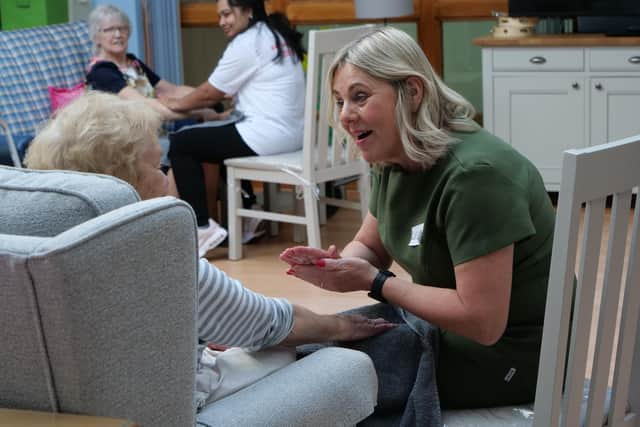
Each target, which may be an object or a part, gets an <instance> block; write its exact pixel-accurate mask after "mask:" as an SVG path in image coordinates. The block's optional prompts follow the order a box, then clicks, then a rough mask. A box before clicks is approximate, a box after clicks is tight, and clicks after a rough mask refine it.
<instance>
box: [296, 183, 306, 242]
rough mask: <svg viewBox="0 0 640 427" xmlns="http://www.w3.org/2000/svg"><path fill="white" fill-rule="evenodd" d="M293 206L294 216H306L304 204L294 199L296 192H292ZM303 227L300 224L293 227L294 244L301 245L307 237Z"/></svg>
mask: <svg viewBox="0 0 640 427" xmlns="http://www.w3.org/2000/svg"><path fill="white" fill-rule="evenodd" d="M293 205H294V209H295V213H296V215H300V216H303V215H306V210H305V204H304V202H303V201H302V200H301V199H298V198H297V197H296V192H295V191H294V192H293ZM305 231H306V230H305V229H304V226H302V225H300V224H294V225H293V241H294V242H296V243H303V242H304V240H305V238H306V237H307V235H306V233H305Z"/></svg>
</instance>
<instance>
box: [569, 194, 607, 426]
mask: <svg viewBox="0 0 640 427" xmlns="http://www.w3.org/2000/svg"><path fill="white" fill-rule="evenodd" d="M604 211H605V200H604V199H598V200H595V201H593V202H592V203H589V204H587V206H586V211H585V218H584V225H583V228H582V253H581V256H580V267H579V270H578V281H577V286H576V297H575V301H574V303H573V304H574V312H573V320H572V322H573V325H572V330H571V346H570V350H569V359H568V360H569V363H568V364H567V373H566V377H567V380H566V383H565V395H566V396H567V398H566V399H564V400H563V403H564V407H563V413H564V414H566V415H565V417H564V418H565V419H566V423H567V425H571V424H570V422H572V421H574V420H577V419H579V417H580V403H581V399H579V398H573V396H582V394H583V389H584V376H585V372H586V369H587V359H588V353H587V352H586V351H582V349H583V348H587V346H588V343H589V335H590V332H591V324H592V320H593V319H592V318H593V306H594V300H595V294H596V281H597V278H598V259H599V256H600V243H601V241H602V226H603V223H604ZM576 349H579V350H578V351H576Z"/></svg>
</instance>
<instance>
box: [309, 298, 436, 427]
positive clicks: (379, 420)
mask: <svg viewBox="0 0 640 427" xmlns="http://www.w3.org/2000/svg"><path fill="white" fill-rule="evenodd" d="M347 313H351V314H353V313H357V314H362V315H364V316H366V317H369V318H375V317H383V318H385V319H387V320H390V321H392V322H395V323H398V324H400V326H398V327H397V328H395V329H393V330H390V331H388V332H385V333H383V334H381V335H378V336H375V337H371V338H368V339H366V340H362V341H356V342H352V343H340V344H339V345H341V346H343V347H348V348H353V349H355V350H360V351H362V352H364V353H366V354H368V355H369V356H370V357H371V359H372V360H373V364H374V365H375V368H376V373H377V375H378V404H377V406H376V409H375V412H374V413H373V414H372V415H371V416H369V417H368V418H366V419H365V420H364V421H362V422H361V423H360V424H359V425H360V426H363V427H379V426H385V427H386V426H402V427H410V426H421V427H435V426H437V427H440V426H442V421H441V414H440V401H439V399H438V389H437V386H436V366H435V363H436V362H435V361H436V360H437V359H436V356H437V350H438V348H437V347H438V329H437V328H436V327H435V326H433V325H431V324H430V323H428V322H426V321H424V320H422V319H418V318H417V317H415V316H413V315H411V314H409V313H406V312H404V311H403V310H400V309H396V308H394V307H393V306H390V305H388V304H375V305H370V306H365V307H360V308H357V309H354V310H350V311H348V312H347ZM317 348H318V346H317V345H311V346H301V347H299V353H305V352H306V353H308V352H310V351H312V350H314V349H317Z"/></svg>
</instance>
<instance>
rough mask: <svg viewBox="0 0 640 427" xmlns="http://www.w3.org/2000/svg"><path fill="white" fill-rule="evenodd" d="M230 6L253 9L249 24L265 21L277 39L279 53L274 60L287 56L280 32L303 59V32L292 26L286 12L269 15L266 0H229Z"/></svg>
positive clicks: (298, 58) (280, 59)
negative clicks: (265, 5) (265, 4)
mask: <svg viewBox="0 0 640 427" xmlns="http://www.w3.org/2000/svg"><path fill="white" fill-rule="evenodd" d="M229 6H232V7H233V6H235V7H240V8H242V9H245V10H246V9H249V10H251V12H252V14H253V18H252V19H251V23H250V24H249V26H251V25H255V23H256V22H264V23H265V24H266V25H267V27H268V28H269V30H270V31H271V34H273V38H274V39H275V40H276V49H277V51H278V53H277V55H276V57H275V58H274V61H278V62H279V61H282V58H284V56H285V52H284V48H283V46H282V43H281V42H280V37H278V34H280V35H281V36H282V38H283V39H284V41H285V42H286V44H287V45H288V46H289V47H290V48H291V50H293V51H294V52H295V54H296V58H297V60H298V61H302V59H303V58H304V54H305V49H304V47H303V46H302V33H300V32H299V31H297V30H296V29H295V28H293V27H292V26H291V23H290V22H289V19H288V18H287V17H286V16H285V15H284V14H282V13H280V12H276V13H272V14H270V15H268V16H267V11H266V9H265V7H264V0H229Z"/></svg>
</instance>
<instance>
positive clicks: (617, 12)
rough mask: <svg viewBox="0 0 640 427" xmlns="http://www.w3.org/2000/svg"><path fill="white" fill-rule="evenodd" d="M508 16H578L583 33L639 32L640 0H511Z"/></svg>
mask: <svg viewBox="0 0 640 427" xmlns="http://www.w3.org/2000/svg"><path fill="white" fill-rule="evenodd" d="M509 16H536V17H563V18H575V19H576V29H577V32H580V33H604V34H607V35H619V36H627V35H631V36H638V35H640V0H509Z"/></svg>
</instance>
